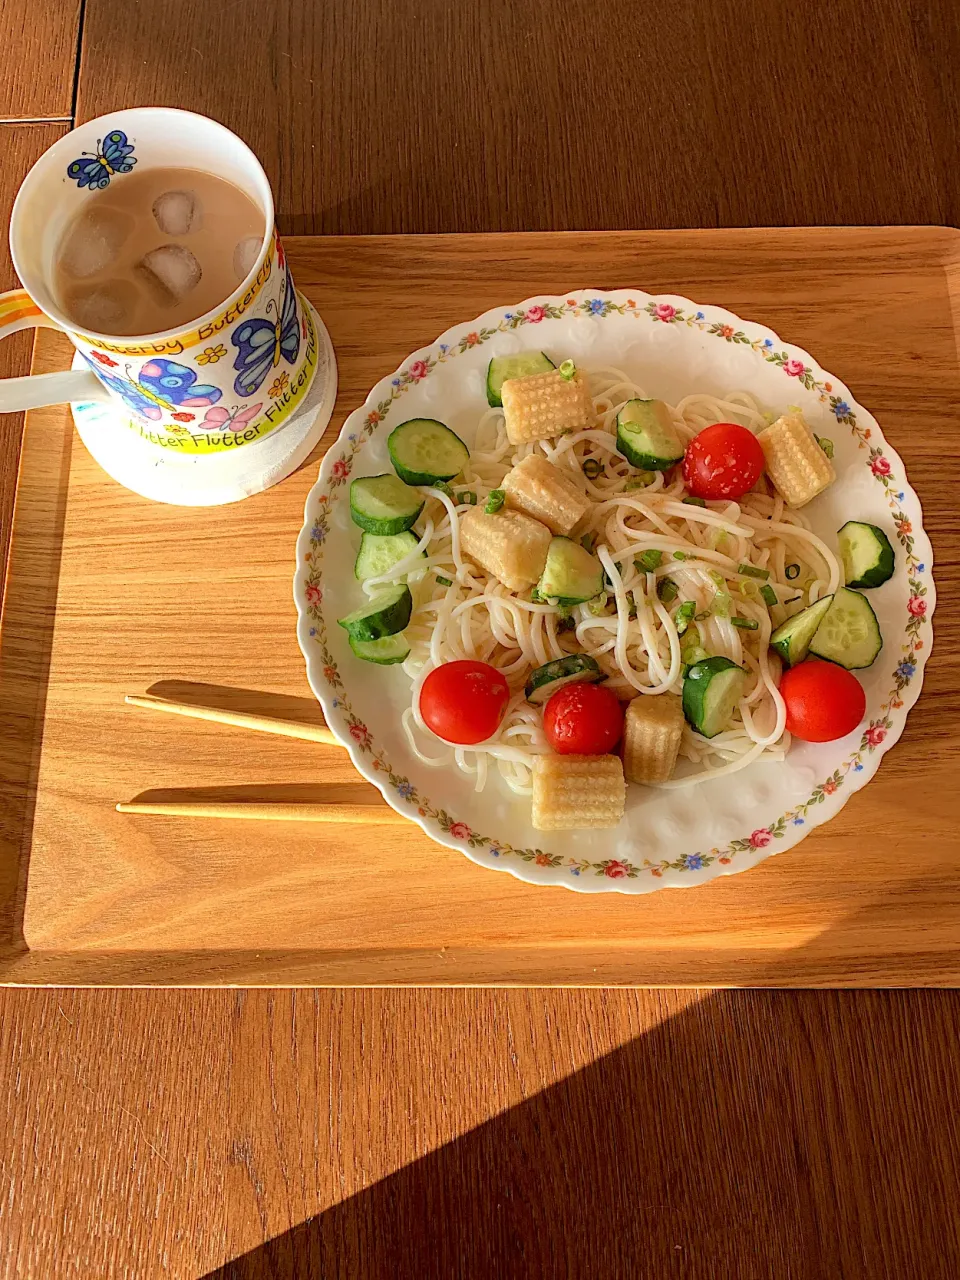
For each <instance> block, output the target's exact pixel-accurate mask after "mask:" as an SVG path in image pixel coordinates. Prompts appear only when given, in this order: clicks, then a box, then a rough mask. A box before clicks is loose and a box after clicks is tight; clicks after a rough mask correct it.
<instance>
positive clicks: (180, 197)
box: [153, 191, 203, 236]
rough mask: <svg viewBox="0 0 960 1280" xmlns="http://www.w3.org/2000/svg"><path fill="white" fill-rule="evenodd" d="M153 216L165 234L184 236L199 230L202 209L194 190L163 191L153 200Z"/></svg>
mask: <svg viewBox="0 0 960 1280" xmlns="http://www.w3.org/2000/svg"><path fill="white" fill-rule="evenodd" d="M153 216H154V218H156V220H157V226H158V227H159V228H160V230H161V231H162V232H163V234H164V235H165V236H185V235H189V233H190V232H191V231H199V230H200V224H201V222H202V221H203V210H202V208H201V205H200V199H199V197H198V196H197V193H196V192H195V191H165V192H164V193H163V195H162V196H157V198H156V200H154V202H153Z"/></svg>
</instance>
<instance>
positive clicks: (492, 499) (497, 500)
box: [484, 489, 799, 572]
mask: <svg viewBox="0 0 960 1280" xmlns="http://www.w3.org/2000/svg"><path fill="white" fill-rule="evenodd" d="M506 500H507V494H506V490H504V489H491V490H490V496H489V497H488V498H487V505H486V506H485V507H484V511H486V513H487V515H488V516H492V515H496V513H497V512H498V511H499V510H500V508H501V507H502V506H503V504H504V503H505V502H506ZM798 572H799V570H798Z"/></svg>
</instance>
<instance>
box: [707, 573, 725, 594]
mask: <svg viewBox="0 0 960 1280" xmlns="http://www.w3.org/2000/svg"><path fill="white" fill-rule="evenodd" d="M707 577H708V578H709V579H710V581H711V582H712V583H714V584H715V585H716V586H718V587H719V588H720V589H721V591H722V590H723V588H724V587H725V586H726V585H727V580H726V578H725V577H724V576H723V574H722V573H721V572H720V571H719V570H718V569H711V570H710V572H709V573H708V574H707Z"/></svg>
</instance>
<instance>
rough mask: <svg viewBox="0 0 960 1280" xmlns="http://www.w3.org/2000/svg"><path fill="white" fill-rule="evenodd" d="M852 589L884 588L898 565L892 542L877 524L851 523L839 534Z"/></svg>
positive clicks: (848, 581)
mask: <svg viewBox="0 0 960 1280" xmlns="http://www.w3.org/2000/svg"><path fill="white" fill-rule="evenodd" d="M837 541H838V542H839V544H840V558H841V559H842V560H843V576H844V581H845V582H846V584H847V586H848V587H882V586H883V584H884V583H885V582H888V581H889V580H890V579H891V578H892V577H893V569H894V565H895V563H896V561H895V559H894V555H893V547H891V545H890V539H889V538H888V537H887V535H886V534H885V533H884V532H883V530H882V529H878V528H877V526H876V525H875V524H864V523H863V522H862V521H860V520H848V521H847V523H846V524H845V525H844V526H843V528H842V529H841V530H840V532H839V533H838V534H837Z"/></svg>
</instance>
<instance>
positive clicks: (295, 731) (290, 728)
mask: <svg viewBox="0 0 960 1280" xmlns="http://www.w3.org/2000/svg"><path fill="white" fill-rule="evenodd" d="M124 702H127V703H129V704H130V706H131V707H148V708H149V709H150V710H152V711H169V712H171V713H172V714H173V715H175V716H191V717H192V718H193V719H194V720H213V721H215V722H216V723H217V724H232V725H236V727H237V728H238V729H258V730H260V732H261V733H279V734H281V735H282V736H283V737H286V738H305V739H306V740H307V741H308V742H324V743H326V744H327V745H328V746H331V747H343V743H342V742H340V741H339V739H338V738H336V737H334V735H333V734H332V733H331V732H330V730H329V729H328V728H327V727H326V726H325V725H322V726H321V725H313V724H296V723H295V722H294V721H292V720H277V719H276V718H275V717H274V716H254V715H250V714H248V713H247V712H246V711H221V710H220V709H219V708H218V707H199V706H195V705H194V704H192V703H190V702H174V701H173V699H172V698H158V697H156V696H154V695H153V694H150V693H143V694H140V693H128V694H127V696H126V698H124ZM391 812H392V810H391ZM331 821H334V819H331Z"/></svg>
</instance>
